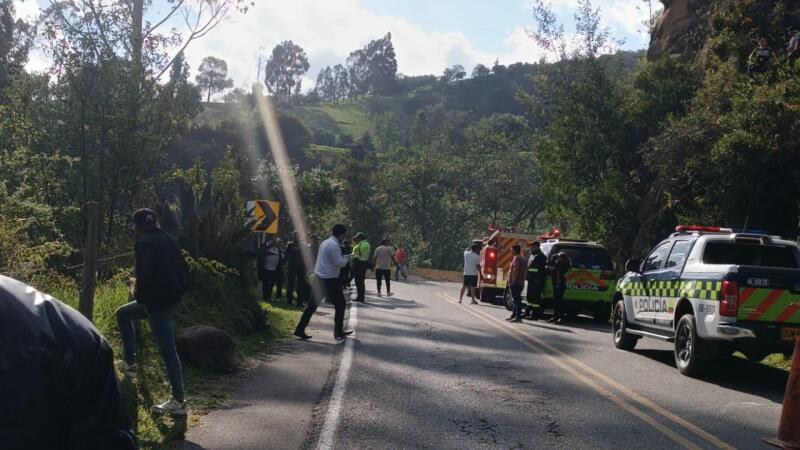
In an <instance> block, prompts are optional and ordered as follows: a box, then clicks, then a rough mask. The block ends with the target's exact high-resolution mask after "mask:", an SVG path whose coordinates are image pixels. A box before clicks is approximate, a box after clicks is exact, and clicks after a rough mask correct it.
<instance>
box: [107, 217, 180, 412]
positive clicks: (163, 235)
mask: <svg viewBox="0 0 800 450" xmlns="http://www.w3.org/2000/svg"><path fill="white" fill-rule="evenodd" d="M133 224H134V226H135V231H136V247H135V253H136V284H135V288H134V293H133V295H134V298H135V299H136V301H135V302H131V303H128V304H127V305H124V306H121V307H120V308H119V309H118V310H117V326H118V327H119V331H120V334H121V336H122V347H123V351H124V355H123V357H124V361H123V366H122V368H123V372H124V373H125V375H127V376H129V377H135V376H136V371H137V368H138V367H137V365H136V329H135V328H134V326H133V325H134V321H137V320H145V319H146V320H147V321H148V322H149V323H150V329H151V330H152V333H153V338H154V339H155V341H156V345H157V346H158V351H159V353H160V354H161V357H162V358H163V359H164V365H165V366H166V368H167V375H168V376H169V382H170V386H171V387H172V397H171V398H170V399H169V400H167V401H166V402H164V403H162V404H160V405H155V406H153V407H152V408H151V409H152V410H153V412H156V413H162V414H166V413H168V414H176V415H177V414H186V407H185V403H184V398H183V372H182V369H181V361H180V359H179V358H178V351H177V349H176V348H175V313H176V312H177V310H178V304H179V303H180V301H181V297H182V296H183V294H184V292H186V286H187V278H188V274H187V269H186V262H185V261H184V259H183V256H182V255H181V251H180V248H179V247H178V243H177V242H176V241H175V238H173V237H172V236H170V235H169V234H168V233H167V232H166V231H164V230H162V229H161V228H160V227H159V226H158V222H157V221H156V215H155V213H154V212H153V211H151V210H149V209H140V210H138V211H136V212H135V213H133Z"/></svg>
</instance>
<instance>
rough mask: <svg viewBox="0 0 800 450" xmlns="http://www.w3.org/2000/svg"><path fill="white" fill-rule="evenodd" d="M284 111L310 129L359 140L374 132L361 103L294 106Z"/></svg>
mask: <svg viewBox="0 0 800 450" xmlns="http://www.w3.org/2000/svg"><path fill="white" fill-rule="evenodd" d="M284 111H285V112H286V113H288V114H291V115H293V116H295V117H297V118H298V119H300V120H302V121H303V122H304V123H305V124H306V125H307V126H308V127H309V128H311V129H312V130H317V131H326V132H328V133H331V134H334V135H341V134H349V135H350V136H352V137H353V138H354V139H358V138H359V137H361V135H363V134H364V133H369V132H371V131H372V121H371V120H370V117H369V113H368V112H367V110H366V108H365V106H364V104H363V103H361V102H354V103H340V104H337V105H320V106H293V107H289V108H285V109H284Z"/></svg>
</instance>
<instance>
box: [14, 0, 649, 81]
mask: <svg viewBox="0 0 800 450" xmlns="http://www.w3.org/2000/svg"><path fill="white" fill-rule="evenodd" d="M255 2H256V5H255V7H253V8H251V9H250V10H249V11H248V12H247V13H246V14H238V13H234V14H232V15H231V16H230V17H229V18H228V19H226V21H225V22H224V23H222V24H220V25H219V26H218V27H217V28H216V29H215V30H213V31H212V32H211V33H210V34H208V35H207V36H205V37H204V38H202V39H201V40H199V41H196V42H194V43H192V44H191V46H190V47H189V48H188V50H187V52H186V59H187V61H188V63H189V65H190V66H191V69H192V76H194V72H195V71H196V68H197V66H198V65H199V64H200V61H201V60H202V58H203V57H205V56H215V57H218V58H222V59H224V60H226V61H227V63H228V74H229V76H230V77H231V78H233V80H234V84H235V86H237V87H247V88H248V90H249V86H250V85H251V84H252V83H253V82H254V81H255V80H256V75H257V67H258V65H257V61H258V55H259V53H262V54H264V55H265V57H267V56H268V55H269V53H270V52H271V50H272V48H273V47H274V46H275V45H276V44H278V43H280V42H281V41H284V40H292V41H293V42H294V43H295V44H299V45H300V46H301V47H303V48H304V49H305V51H306V54H307V55H308V59H309V63H310V65H311V67H310V70H309V72H308V74H307V76H306V79H305V80H304V90H306V89H308V88H310V87H313V86H312V85H313V80H315V79H316V76H317V73H318V72H319V70H320V69H321V68H323V67H325V66H327V65H331V66H333V65H334V64H337V63H344V61H345V59H346V58H347V55H348V54H349V53H350V52H351V51H353V50H355V49H357V48H360V47H363V46H364V45H365V44H366V43H367V42H369V41H370V40H372V39H377V38H380V37H382V36H384V35H385V34H386V33H387V32H391V33H392V42H393V43H394V46H395V50H396V52H397V61H398V72H399V73H401V74H404V75H424V74H441V73H442V71H443V70H444V69H445V68H446V67H448V66H451V65H453V64H461V65H463V66H464V67H466V68H467V71H468V72H469V71H470V70H471V69H472V67H474V66H475V65H476V64H477V63H483V64H485V65H487V66H491V65H492V63H493V62H494V61H495V60H496V59H498V60H499V61H500V62H501V63H502V64H506V65H507V64H512V63H515V62H535V61H538V60H539V59H540V57H541V56H542V50H541V49H540V48H537V46H536V45H535V43H534V42H533V41H532V40H531V39H530V38H529V37H528V35H527V33H526V28H530V27H532V26H533V20H532V16H531V6H530V5H531V2H532V0H255ZM550 2H551V3H552V4H553V7H554V10H555V11H556V12H557V13H558V16H559V19H560V20H561V21H562V22H563V23H564V24H565V25H566V27H567V31H568V32H569V31H571V30H573V22H574V21H573V17H572V16H573V14H574V13H575V9H576V6H577V0H550ZM48 3H49V1H48V0H15V4H16V6H17V12H18V14H19V15H22V16H25V17H34V16H35V15H36V11H37V10H38V8H39V6H40V5H46V4H48ZM653 3H658V2H657V0H653ZM593 4H594V5H595V6H597V7H599V8H600V9H601V15H602V17H603V22H604V24H605V25H606V26H608V27H609V28H610V29H611V31H612V35H613V36H614V37H615V38H617V39H622V40H624V43H623V45H622V48H623V49H631V50H635V49H641V48H645V47H646V46H647V41H648V36H647V34H646V33H645V32H643V31H642V29H643V25H642V24H643V22H644V20H645V19H646V18H647V15H648V3H647V1H646V0H594V2H593ZM659 6H660V5H659ZM165 8H166V7H165V6H164V1H163V0H155V2H154V6H153V10H152V11H151V13H153V14H154V15H155V14H156V13H157V10H159V9H160V10H162V11H163V10H164V9H165ZM46 66H47V62H46V60H44V59H43V57H42V56H41V54H38V53H35V54H34V55H33V56H32V58H31V62H30V63H29V68H30V69H32V70H41V69H43V68H45V67H46Z"/></svg>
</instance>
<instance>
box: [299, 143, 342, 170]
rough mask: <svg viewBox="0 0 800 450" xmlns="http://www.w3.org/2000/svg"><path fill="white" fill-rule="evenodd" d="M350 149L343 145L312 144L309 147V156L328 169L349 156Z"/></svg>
mask: <svg viewBox="0 0 800 450" xmlns="http://www.w3.org/2000/svg"><path fill="white" fill-rule="evenodd" d="M349 154H350V150H349V149H346V148H341V147H330V146H327V145H318V144H311V145H310V146H309V147H308V151H307V155H308V157H309V158H310V159H311V160H313V161H316V163H317V164H319V165H320V166H322V167H323V168H326V169H333V168H334V167H336V165H337V164H339V161H340V160H341V159H342V158H345V157H347V156H348V155H349Z"/></svg>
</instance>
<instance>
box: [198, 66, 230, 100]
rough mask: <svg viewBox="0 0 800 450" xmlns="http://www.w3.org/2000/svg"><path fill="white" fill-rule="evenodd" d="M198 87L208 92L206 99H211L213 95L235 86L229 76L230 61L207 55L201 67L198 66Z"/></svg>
mask: <svg viewBox="0 0 800 450" xmlns="http://www.w3.org/2000/svg"><path fill="white" fill-rule="evenodd" d="M197 72H198V73H197V75H196V76H195V81H197V87H198V88H200V89H201V90H203V91H205V92H206V101H207V102H210V101H211V95H212V94H216V93H217V92H222V91H224V90H225V89H228V88H230V87H232V86H233V80H232V79H230V78H228V63H227V62H225V60H224V59H220V58H215V57H213V56H206V57H205V58H203V62H201V63H200V67H198V68H197Z"/></svg>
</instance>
